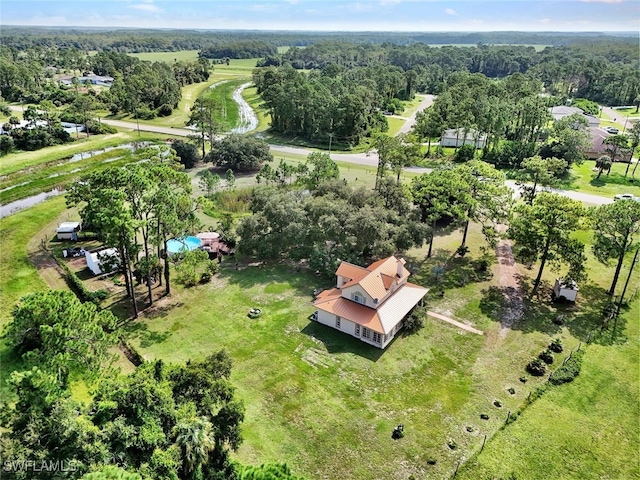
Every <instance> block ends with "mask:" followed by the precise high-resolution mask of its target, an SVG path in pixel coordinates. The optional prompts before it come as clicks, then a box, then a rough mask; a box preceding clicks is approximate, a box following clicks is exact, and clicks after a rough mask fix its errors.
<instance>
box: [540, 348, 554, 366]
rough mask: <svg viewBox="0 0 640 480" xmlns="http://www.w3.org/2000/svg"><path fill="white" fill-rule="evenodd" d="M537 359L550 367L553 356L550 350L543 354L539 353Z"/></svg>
mask: <svg viewBox="0 0 640 480" xmlns="http://www.w3.org/2000/svg"><path fill="white" fill-rule="evenodd" d="M538 358H539V359H540V360H542V361H543V362H544V363H546V364H547V365H551V364H552V363H553V355H552V354H551V351H550V350H545V351H543V352H540V355H538Z"/></svg>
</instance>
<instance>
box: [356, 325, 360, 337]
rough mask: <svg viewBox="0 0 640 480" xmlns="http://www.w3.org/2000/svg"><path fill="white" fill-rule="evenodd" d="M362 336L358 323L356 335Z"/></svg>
mask: <svg viewBox="0 0 640 480" xmlns="http://www.w3.org/2000/svg"><path fill="white" fill-rule="evenodd" d="M359 336H360V325H356V337H359Z"/></svg>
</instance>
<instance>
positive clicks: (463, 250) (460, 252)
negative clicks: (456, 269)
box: [456, 245, 469, 257]
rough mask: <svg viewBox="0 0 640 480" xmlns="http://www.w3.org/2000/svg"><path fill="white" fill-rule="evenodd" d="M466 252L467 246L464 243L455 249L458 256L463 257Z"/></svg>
mask: <svg viewBox="0 0 640 480" xmlns="http://www.w3.org/2000/svg"><path fill="white" fill-rule="evenodd" d="M467 253H469V247H467V246H466V245H460V246H459V247H458V248H457V249H456V255H458V256H460V257H464V256H465V255H466V254H467Z"/></svg>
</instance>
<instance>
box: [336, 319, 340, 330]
mask: <svg viewBox="0 0 640 480" xmlns="http://www.w3.org/2000/svg"><path fill="white" fill-rule="evenodd" d="M336 328H340V317H336Z"/></svg>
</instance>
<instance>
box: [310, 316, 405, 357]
mask: <svg viewBox="0 0 640 480" xmlns="http://www.w3.org/2000/svg"><path fill="white" fill-rule="evenodd" d="M301 332H302V333H304V334H305V335H308V336H309V337H311V338H312V339H315V340H319V341H320V342H322V344H323V345H324V346H325V347H326V349H327V351H328V352H329V353H353V354H354V355H358V356H360V357H363V358H366V359H367V360H371V361H372V362H377V361H378V359H379V358H380V357H381V356H382V354H383V353H384V350H382V349H380V348H377V347H374V346H373V345H369V344H367V343H364V342H361V341H360V340H358V339H357V338H354V337H352V336H351V335H347V334H345V333H342V332H338V331H337V330H334V329H333V328H331V327H328V326H326V325H323V324H321V323H318V322H314V321H310V322H309V323H308V324H307V325H306V326H305V327H304V328H303V329H302V330H301ZM397 338H398V335H396V338H394V339H393V340H392V341H391V343H389V345H388V346H387V347H386V348H389V347H390V346H391V344H392V343H393V342H395V341H396V339H397Z"/></svg>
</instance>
